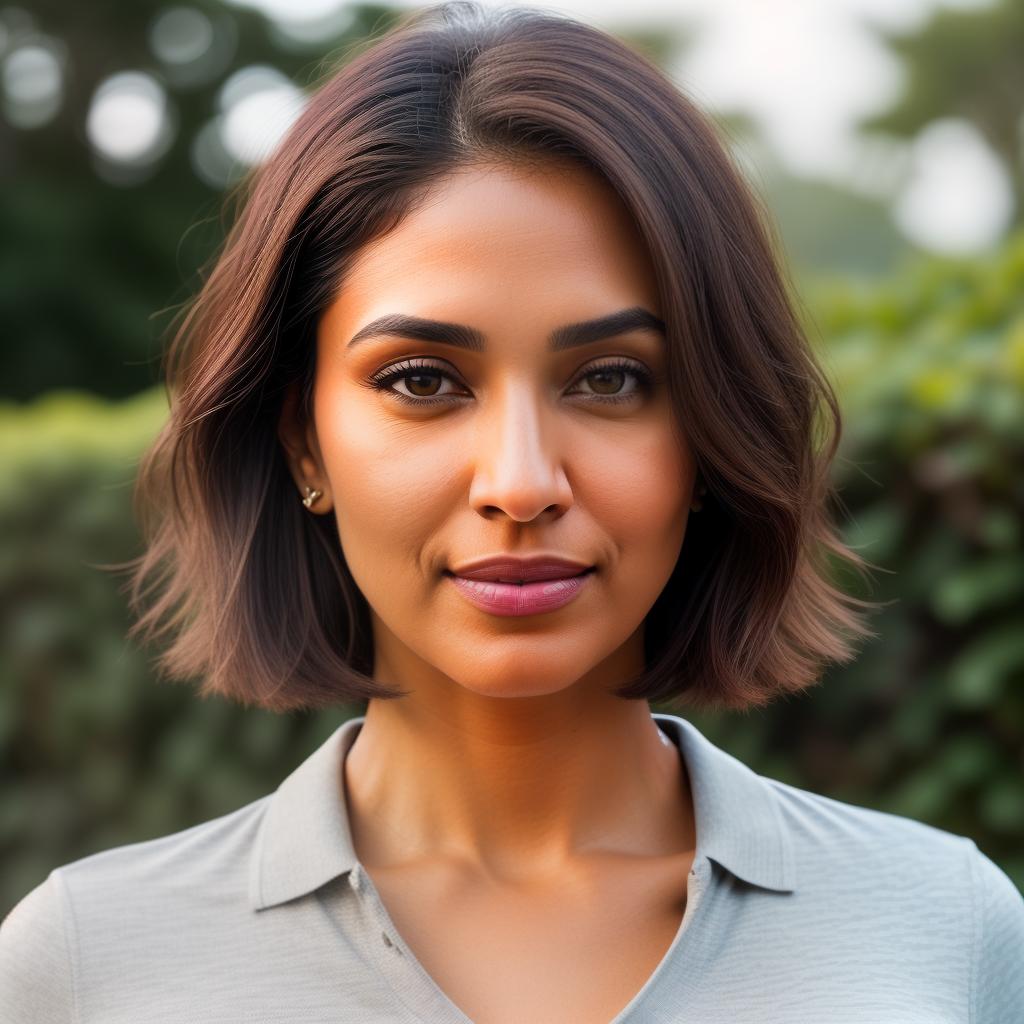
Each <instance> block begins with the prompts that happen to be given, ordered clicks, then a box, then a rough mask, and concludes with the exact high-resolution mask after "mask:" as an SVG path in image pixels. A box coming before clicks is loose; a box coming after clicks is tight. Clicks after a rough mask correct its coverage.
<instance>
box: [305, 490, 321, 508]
mask: <svg viewBox="0 0 1024 1024" xmlns="http://www.w3.org/2000/svg"><path fill="white" fill-rule="evenodd" d="M305 490H306V496H305V497H304V498H303V499H302V504H303V505H305V506H306V508H309V507H310V506H311V505H312V504H313V502H314V501H316V499H317V498H319V497H320V496H321V495H322V494H323V493H324V492H323V491H318V490H316V489H315V488H313V487H310V486H309V485H308V484H307V485H306V488H305Z"/></svg>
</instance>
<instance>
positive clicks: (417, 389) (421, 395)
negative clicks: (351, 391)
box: [366, 359, 455, 405]
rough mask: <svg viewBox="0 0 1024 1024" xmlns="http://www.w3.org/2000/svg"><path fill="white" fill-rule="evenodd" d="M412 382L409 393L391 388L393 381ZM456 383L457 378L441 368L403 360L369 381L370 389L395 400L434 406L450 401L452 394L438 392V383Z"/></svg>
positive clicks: (430, 364) (416, 361) (428, 363)
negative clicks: (384, 392) (390, 396)
mask: <svg viewBox="0 0 1024 1024" xmlns="http://www.w3.org/2000/svg"><path fill="white" fill-rule="evenodd" d="M399 380H400V381H403V382H404V381H411V382H412V383H411V384H409V385H407V387H408V388H409V392H408V393H406V392H403V391H396V390H395V389H394V388H393V387H391V382H392V381H399ZM440 381H452V382H454V381H455V378H454V377H453V376H452V375H451V374H450V373H448V372H447V371H446V370H444V369H443V368H441V367H440V366H438V365H436V364H434V363H430V362H425V361H421V360H415V359H403V360H402V362H400V363H395V364H394V365H393V366H388V367H386V368H385V369H383V370H381V371H380V372H379V373H375V374H373V376H372V377H370V378H369V379H368V380H367V382H366V383H367V384H369V386H370V387H372V388H375V389H376V390H378V391H386V392H387V393H388V394H390V395H392V396H393V397H394V398H397V399H399V400H400V401H402V402H406V403H408V404H409V405H434V404H436V403H438V402H447V401H449V400H450V396H451V395H452V392H450V391H449V392H443V391H439V390H437V388H436V387H435V383H436V382H440Z"/></svg>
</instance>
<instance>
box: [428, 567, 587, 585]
mask: <svg viewBox="0 0 1024 1024" xmlns="http://www.w3.org/2000/svg"><path fill="white" fill-rule="evenodd" d="M593 572H597V566H596V565H592V566H590V568H589V569H584V570H583V571H582V572H577V573H565V574H564V575H561V576H553V577H549V578H548V579H546V580H544V581H543V582H545V583H552V582H557V580H560V579H563V580H574V579H578V578H579V577H580V576H589V575H590V574H591V573H593ZM441 573H442V575H444V576H450V577H452V578H453V579H473V580H474V582H477V583H505V584H509V585H510V586H515V587H524V586H527V585H528V584H531V583H536V582H538V581H537V580H525V579H523V578H522V577H516V576H508V575H505V576H495V577H494V578H493V579H484V578H483V577H482V576H475V577H467V576H459V575H458V574H457V573H454V572H452V571H451V569H442V570H441Z"/></svg>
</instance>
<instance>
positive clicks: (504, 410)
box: [470, 383, 573, 523]
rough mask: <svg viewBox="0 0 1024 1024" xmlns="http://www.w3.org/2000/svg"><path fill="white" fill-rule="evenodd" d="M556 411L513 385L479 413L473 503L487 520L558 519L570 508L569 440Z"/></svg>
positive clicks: (522, 386) (531, 392)
mask: <svg viewBox="0 0 1024 1024" xmlns="http://www.w3.org/2000/svg"><path fill="white" fill-rule="evenodd" d="M557 420H558V416H557V413H556V412H555V410H553V409H551V408H549V407H548V406H547V405H546V404H545V403H544V402H543V400H542V399H541V398H539V397H538V396H537V394H536V389H535V388H532V387H530V386H528V385H527V384H525V383H520V384H518V385H516V384H510V385H509V386H508V387H507V388H506V389H505V390H504V391H503V393H502V394H501V395H500V396H495V399H494V401H493V402H492V403H491V408H490V409H487V410H484V411H482V412H481V414H480V417H479V424H478V430H477V432H476V439H475V442H474V443H475V451H474V452H473V453H472V455H471V457H472V458H473V459H474V470H475V471H474V474H473V482H472V485H471V487H470V503H471V505H472V506H473V508H474V509H475V510H476V511H477V512H479V513H480V515H482V516H484V517H485V518H488V519H491V518H494V517H495V516H496V515H499V514H504V515H506V516H508V517H509V518H510V519H513V520H515V521H516V522H520V523H527V522H531V521H533V520H534V519H536V518H537V517H538V516H542V515H546V516H549V517H551V518H555V519H557V518H559V517H560V516H562V515H564V514H565V512H566V510H567V509H568V508H569V507H570V506H571V505H572V501H573V496H572V489H571V488H570V486H569V480H568V478H567V477H566V475H565V470H564V468H563V460H564V457H565V455H566V450H565V449H566V438H565V437H564V432H560V430H559V424H558V422H557Z"/></svg>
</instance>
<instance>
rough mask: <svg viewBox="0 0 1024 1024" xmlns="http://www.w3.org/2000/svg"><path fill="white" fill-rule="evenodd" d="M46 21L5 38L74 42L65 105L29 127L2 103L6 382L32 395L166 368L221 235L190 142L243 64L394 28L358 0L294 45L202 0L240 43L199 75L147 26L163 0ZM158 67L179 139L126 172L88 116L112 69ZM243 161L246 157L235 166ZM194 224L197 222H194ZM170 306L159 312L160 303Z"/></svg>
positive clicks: (310, 54)
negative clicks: (165, 352)
mask: <svg viewBox="0 0 1024 1024" xmlns="http://www.w3.org/2000/svg"><path fill="white" fill-rule="evenodd" d="M30 6H31V7H32V8H33V15H34V17H35V24H36V26H37V28H36V29H33V30H31V31H26V32H24V33H23V34H22V36H21V37H14V36H13V35H12V38H11V39H7V38H6V37H7V34H8V32H9V31H10V27H9V25H8V24H6V23H5V22H4V21H3V16H4V14H5V13H6V14H7V15H8V16H9V15H10V11H9V10H8V11H7V12H4V11H0V56H2V55H3V43H4V42H5V41H6V42H7V43H8V48H12V47H13V46H14V45H17V44H18V43H19V42H24V43H26V44H27V43H31V42H32V41H33V39H34V38H36V37H37V36H38V35H39V34H42V36H43V37H46V38H50V37H53V38H55V39H57V40H59V42H60V43H61V44H62V46H63V50H64V51H65V52H66V54H67V68H66V77H67V79H68V84H69V88H68V89H67V90H66V98H65V102H64V104H63V105H62V106H61V108H60V110H59V112H58V114H57V115H56V117H55V118H54V119H53V120H52V121H50V122H49V123H46V124H43V125H41V126H39V127H36V128H33V129H31V130H15V128H14V127H13V126H12V125H9V124H6V123H5V122H4V121H3V120H2V119H0V151H3V153H4V160H3V161H2V163H0V181H2V182H3V188H2V190H0V237H3V239H4V243H5V244H4V246H3V247H2V249H0V280H2V281H3V291H2V293H0V303H2V309H3V316H4V326H5V332H6V336H7V337H8V338H9V339H10V344H6V345H4V346H2V347H0V381H3V384H2V391H0V393H2V394H3V395H5V396H8V397H14V398H19V399H26V398H29V397H31V396H35V395H38V394H40V393H41V392H42V391H44V390H46V389H49V388H53V387H75V388H85V389H88V390H91V391H94V392H96V393H98V394H104V395H108V396H110V397H124V396H126V395H130V394H132V393H134V392H136V391H138V390H139V389H140V388H144V387H148V386H151V385H153V384H154V383H156V381H157V365H156V363H157V358H156V357H157V354H158V347H159V341H158V339H159V335H160V333H161V331H162V330H163V329H164V328H165V327H166V326H167V324H168V323H169V320H170V316H169V313H170V312H171V310H172V309H173V307H174V305H175V304H177V303H181V302H183V301H184V300H186V299H187V297H188V296H189V295H190V294H191V293H192V292H193V291H194V290H195V288H196V286H197V284H198V283H199V282H198V278H197V275H196V274H195V270H194V268H196V267H199V266H201V265H202V264H203V263H204V261H205V260H206V259H207V258H208V257H209V256H210V255H211V254H212V253H213V252H214V250H215V249H216V247H217V246H218V245H219V243H220V241H221V239H222V237H223V229H224V225H223V224H222V222H221V217H220V215H219V213H220V209H221V201H222V192H221V189H220V188H219V187H215V186H214V185H210V184H207V183H205V182H204V181H202V180H201V179H200V178H199V177H197V175H196V173H195V171H194V169H193V157H192V149H193V146H194V144H195V142H196V139H197V136H198V134H199V132H200V130H201V129H202V128H203V126H204V125H205V124H207V123H208V122H209V121H211V119H212V118H213V117H214V116H215V115H216V114H217V112H218V109H219V103H218V95H219V93H220V90H221V88H222V86H223V85H224V84H225V82H226V81H227V80H229V79H230V78H231V76H232V74H233V73H234V72H237V71H239V70H241V69H245V68H252V67H267V66H269V67H273V68H276V69H277V70H279V71H280V72H282V73H283V74H284V75H286V76H287V78H288V79H289V80H291V81H293V82H295V83H296V84H298V85H300V86H303V87H304V86H306V85H307V84H309V83H310V82H312V81H314V80H315V79H316V78H317V77H318V75H319V74H320V73H322V71H323V70H325V69H326V68H327V67H328V66H330V64H331V63H332V61H334V60H336V59H339V58H340V57H341V55H342V54H343V53H344V51H345V49H346V48H347V46H349V45H350V44H352V43H354V42H356V41H361V40H363V39H365V38H367V37H368V36H370V35H371V34H372V32H374V31H383V30H385V29H386V28H387V25H388V21H389V19H391V18H393V17H394V16H395V14H394V12H392V11H390V10H389V9H388V8H387V7H386V6H383V5H378V4H353V5H351V7H350V8H349V9H347V11H346V14H345V17H344V19H343V21H342V22H341V25H342V26H343V27H342V28H340V29H339V30H338V31H336V32H334V33H329V32H328V33H326V34H325V36H324V37H321V38H317V39H316V40H314V41H313V43H312V44H310V45H307V46H306V47H305V48H302V47H299V48H297V47H296V46H295V44H294V43H292V44H289V43H288V41H287V40H286V39H285V38H284V37H282V36H281V35H280V34H278V33H275V31H274V27H273V25H272V24H271V23H270V22H268V21H267V19H266V18H265V17H263V16H262V15H261V14H259V13H257V12H255V11H252V10H247V9H244V8H242V7H240V6H238V5H234V4H226V3H220V2H217V0H193V2H192V4H191V7H193V8H195V9H197V10H200V11H202V12H203V13H204V14H206V15H207V16H208V17H209V19H210V22H211V24H212V25H213V26H214V30H215V33H216V38H217V39H218V40H222V41H223V46H224V48H225V53H226V55H227V56H228V57H229V59H228V60H227V61H226V63H225V64H224V66H214V67H213V68H212V69H211V72H212V73H211V75H210V76H209V77H206V78H202V79H199V80H191V79H189V80H182V81H179V80H178V79H177V78H175V75H174V73H173V72H174V68H173V67H168V66H165V65H164V64H162V63H161V62H160V61H159V60H158V59H157V58H156V56H154V54H153V52H152V51H151V48H150V45H149V42H148V37H149V33H150V29H151V27H152V25H153V23H154V20H155V19H156V18H157V16H158V15H159V14H160V13H162V12H164V11H166V10H167V4H166V3H164V2H163V0H131V2H128V0H108V2H107V3H104V4H100V5H97V4H68V3H67V2H66V0H34V3H33V4H32V5H30ZM126 70H134V71H142V72H145V73H147V74H152V75H153V76H154V78H155V79H156V80H157V81H158V82H160V83H161V85H162V86H163V87H164V88H165V89H166V91H167V94H168V98H169V106H170V109H171V111H172V113H173V122H174V126H175V127H174V139H173V143H172V144H171V146H170V148H169V149H168V151H167V152H166V153H165V154H164V155H163V156H162V157H161V159H160V160H159V162H158V163H156V164H155V165H154V167H153V169H152V173H151V174H149V176H147V177H144V178H140V179H138V180H137V181H134V182H132V183H130V184H129V183H123V184H117V183H112V182H111V181H108V180H104V179H103V178H101V177H99V176H98V175H97V174H96V173H94V168H95V166H96V160H95V159H94V157H93V155H92V153H91V150H90V146H89V142H88V138H87V135H86V132H85V129H84V126H85V124H86V122H87V114H88V110H89V104H90V101H91V99H92V96H93V93H94V91H95V89H96V87H97V86H98V85H100V84H101V83H102V82H103V81H104V80H105V79H106V78H107V76H109V75H112V74H114V73H117V72H121V71H126ZM244 169H245V168H244V167H242V166H240V165H239V166H237V167H236V168H235V170H234V174H235V176H236V177H237V175H238V174H240V173H241V172H242V171H244ZM188 225H191V227H188V229H187V230H186V226H188ZM154 310H159V311H162V312H161V313H159V314H157V315H156V322H155V323H154V322H152V320H153V316H152V314H153V311H154Z"/></svg>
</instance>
